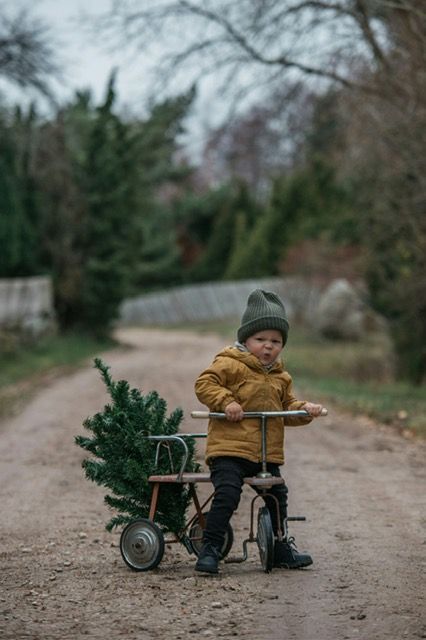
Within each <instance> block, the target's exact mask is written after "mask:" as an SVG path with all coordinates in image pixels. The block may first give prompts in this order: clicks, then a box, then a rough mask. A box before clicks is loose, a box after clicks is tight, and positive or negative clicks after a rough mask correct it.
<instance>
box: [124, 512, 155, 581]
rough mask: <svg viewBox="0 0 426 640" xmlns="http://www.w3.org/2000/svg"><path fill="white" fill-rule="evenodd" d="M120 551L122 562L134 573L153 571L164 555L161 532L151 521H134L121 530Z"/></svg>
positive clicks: (144, 519)
mask: <svg viewBox="0 0 426 640" xmlns="http://www.w3.org/2000/svg"><path fill="white" fill-rule="evenodd" d="M120 551H121V555H122V557H123V560H124V562H125V563H126V564H127V565H128V566H129V567H130V568H131V569H133V570H134V571H149V570H150V569H154V568H155V567H156V566H157V565H158V564H160V562H161V560H162V558H163V555H164V535H163V532H162V531H161V529H160V527H159V526H158V525H156V524H155V522H152V520H149V519H147V518H139V519H138V520H134V521H133V522H130V523H129V524H128V525H127V526H126V527H125V529H123V532H122V534H121V538H120Z"/></svg>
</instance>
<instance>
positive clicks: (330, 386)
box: [186, 320, 426, 438]
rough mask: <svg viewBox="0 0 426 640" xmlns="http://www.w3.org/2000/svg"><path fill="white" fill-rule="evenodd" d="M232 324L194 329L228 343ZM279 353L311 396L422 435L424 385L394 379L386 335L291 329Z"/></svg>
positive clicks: (425, 407) (425, 432)
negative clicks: (356, 337) (347, 338)
mask: <svg viewBox="0 0 426 640" xmlns="http://www.w3.org/2000/svg"><path fill="white" fill-rule="evenodd" d="M236 322H238V320H237V321H236ZM236 326H238V325H237V324H231V323H211V324H207V325H202V326H197V327H194V329H196V330H197V331H199V332H206V331H214V332H216V333H219V334H220V335H222V336H223V338H224V341H225V342H224V344H231V343H232V341H233V340H234V339H235V338H234V336H235V327H236ZM186 328H188V327H186ZM212 355H213V354H212ZM283 357H284V361H285V366H286V368H287V369H288V370H289V372H290V373H291V375H292V376H293V378H294V381H295V385H296V387H297V389H298V390H299V393H300V394H303V395H304V397H306V398H309V399H310V400H311V401H315V400H318V401H321V402H323V403H324V404H326V403H327V402H328V403H330V404H333V406H336V407H340V408H341V409H344V410H347V411H350V412H353V413H354V414H364V415H368V416H370V417H371V418H373V419H375V420H378V421H380V422H383V423H385V424H389V425H392V426H394V427H395V428H397V429H398V430H400V431H401V432H403V433H405V434H407V435H408V434H409V433H415V434H416V435H418V436H421V437H422V438H426V387H425V386H424V385H423V386H421V387H414V386H412V385H410V384H409V383H406V382H395V381H394V363H393V356H392V349H391V345H390V343H389V340H388V339H387V337H386V336H384V335H382V334H376V335H371V336H368V337H367V338H366V339H365V340H364V341H362V342H332V341H329V340H325V339H323V338H321V337H319V336H316V335H313V334H312V333H309V332H306V331H302V330H300V329H294V328H292V329H291V331H290V336H289V341H288V343H287V345H286V347H285V350H284V352H283Z"/></svg>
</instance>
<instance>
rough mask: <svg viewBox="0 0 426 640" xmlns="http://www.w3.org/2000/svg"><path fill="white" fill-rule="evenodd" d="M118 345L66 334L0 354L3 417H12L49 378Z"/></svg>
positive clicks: (0, 404)
mask: <svg viewBox="0 0 426 640" xmlns="http://www.w3.org/2000/svg"><path fill="white" fill-rule="evenodd" d="M116 346H117V343H116V342H114V341H113V340H103V341H99V340H95V339H93V338H90V337H89V336H83V335H78V334H67V335H62V336H52V337H48V338H47V337H46V338H43V339H41V340H39V341H38V343H37V344H36V345H34V346H32V347H27V348H25V349H24V348H22V349H19V350H17V351H14V352H13V353H6V354H0V417H5V416H8V415H13V414H15V413H16V412H17V411H19V410H20V409H21V408H22V407H23V405H24V404H25V403H26V402H27V400H28V399H29V397H31V395H32V394H33V393H34V392H35V391H36V390H37V389H38V388H40V387H41V386H42V385H43V384H45V383H46V381H47V380H48V379H51V378H52V377H54V376H56V375H63V374H64V373H69V372H71V371H73V370H75V369H76V368H77V367H79V366H80V365H81V363H82V362H84V361H85V360H86V359H87V358H90V357H94V356H95V355H97V354H98V353H100V352H102V351H105V350H108V349H112V348H114V347H116Z"/></svg>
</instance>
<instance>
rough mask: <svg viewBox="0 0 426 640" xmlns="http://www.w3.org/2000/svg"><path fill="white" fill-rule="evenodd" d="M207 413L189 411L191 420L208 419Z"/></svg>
mask: <svg viewBox="0 0 426 640" xmlns="http://www.w3.org/2000/svg"><path fill="white" fill-rule="evenodd" d="M208 417H209V412H208V411H191V418H208Z"/></svg>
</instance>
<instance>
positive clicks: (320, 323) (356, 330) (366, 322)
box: [312, 279, 374, 340]
mask: <svg viewBox="0 0 426 640" xmlns="http://www.w3.org/2000/svg"><path fill="white" fill-rule="evenodd" d="M373 315H374V314H373V312H372V311H371V310H370V309H369V308H368V307H367V305H366V304H365V303H364V302H363V300H362V299H361V297H360V295H359V294H358V293H357V291H356V290H355V288H354V287H353V286H352V285H351V284H350V283H349V282H348V281H347V280H344V279H339V280H334V281H333V282H332V283H331V284H330V286H329V287H328V288H327V289H326V290H325V291H324V293H323V294H322V296H321V298H320V300H319V303H318V308H317V313H316V318H314V319H312V322H313V323H314V324H315V326H316V327H317V329H318V331H319V332H320V333H321V334H322V335H324V336H326V337H327V338H332V339H348V340H359V339H360V338H361V337H362V336H363V335H364V333H365V332H366V331H367V330H368V329H369V326H370V324H371V318H372V317H373Z"/></svg>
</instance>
